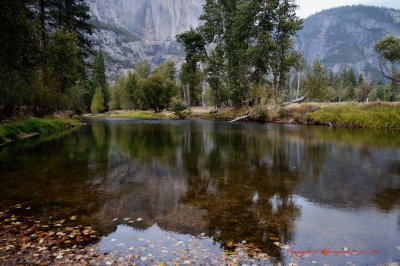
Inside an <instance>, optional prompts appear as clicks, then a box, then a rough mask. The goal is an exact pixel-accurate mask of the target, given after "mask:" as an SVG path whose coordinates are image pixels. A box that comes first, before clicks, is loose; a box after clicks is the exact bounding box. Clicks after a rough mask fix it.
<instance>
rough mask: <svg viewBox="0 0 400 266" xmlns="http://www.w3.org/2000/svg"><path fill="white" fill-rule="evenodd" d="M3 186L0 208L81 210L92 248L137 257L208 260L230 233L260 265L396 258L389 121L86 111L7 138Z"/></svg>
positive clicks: (56, 215)
mask: <svg viewBox="0 0 400 266" xmlns="http://www.w3.org/2000/svg"><path fill="white" fill-rule="evenodd" d="M0 192H1V193H0V210H5V209H7V208H9V206H13V205H15V204H22V205H23V206H29V214H32V215H35V216H39V217H50V218H52V219H65V218H66V217H67V218H68V217H71V216H76V217H77V219H76V220H74V221H69V223H72V224H77V225H78V224H79V225H93V226H94V227H95V228H96V230H97V231H98V233H99V234H100V236H101V239H100V240H99V241H98V242H97V243H95V244H94V245H95V246H96V247H97V248H99V250H100V251H101V252H115V251H118V252H121V253H124V252H125V253H126V252H130V251H132V250H134V251H135V252H138V251H137V249H138V250H139V251H140V252H141V256H142V257H145V258H146V260H143V259H142V260H140V258H138V263H143V264H147V263H150V262H151V261H152V260H155V259H156V258H157V260H159V261H163V260H164V261H170V260H173V257H174V256H178V255H179V254H181V255H184V256H187V257H188V258H189V259H191V262H194V263H206V264H208V263H215V262H216V261H217V260H218V259H219V258H220V256H221V254H226V253H227V252H230V251H232V250H234V246H235V245H237V244H248V246H251V247H254V249H257V250H259V251H260V252H263V253H265V254H267V255H268V257H269V260H268V262H269V263H271V262H272V263H277V262H281V263H284V264H286V263H289V262H296V263H300V264H310V263H315V262H316V263H322V262H323V263H329V264H335V263H336V264H347V263H355V264H366V263H368V264H379V263H390V262H400V132H398V131H384V130H361V129H336V128H329V127H314V126H297V125H278V124H257V123H249V124H245V123H236V124H230V123H225V122H211V121H158V120H154V121H144V120H122V119H121V120H118V119H112V120H111V119H110V120H90V121H89V124H88V125H87V126H83V127H81V128H80V129H78V130H75V131H72V132H71V133H68V134H65V135H60V136H55V137H54V136H53V137H50V136H37V137H34V138H32V139H27V140H25V141H21V142H17V143H14V144H9V145H6V146H5V147H3V148H2V149H1V150H0ZM129 248H130V249H129ZM246 249H248V248H246ZM307 250H309V252H308V253H306V254H305V256H303V257H300V256H298V257H295V255H294V254H296V253H295V252H300V251H307ZM340 251H351V252H353V253H352V254H343V253H337V254H335V253H332V252H340ZM243 256H244V257H246V258H251V255H243ZM196 260H197V262H196ZM264 262H267V261H264ZM257 263H259V264H262V263H263V261H256V264H257Z"/></svg>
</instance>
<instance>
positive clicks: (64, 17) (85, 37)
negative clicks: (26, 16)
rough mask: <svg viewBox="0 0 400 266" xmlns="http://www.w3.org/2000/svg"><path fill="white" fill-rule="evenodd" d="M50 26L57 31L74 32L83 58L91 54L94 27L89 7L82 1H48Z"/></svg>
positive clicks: (46, 15)
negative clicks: (91, 36)
mask: <svg viewBox="0 0 400 266" xmlns="http://www.w3.org/2000/svg"><path fill="white" fill-rule="evenodd" d="M45 5H46V10H47V12H46V14H45V17H46V18H47V20H48V24H49V25H52V26H53V27H55V28H56V29H64V30H66V31H69V32H74V33H75V34H76V36H77V42H78V43H77V47H78V48H79V50H80V56H81V57H87V56H88V55H89V54H91V52H92V51H91V48H92V42H91V40H90V37H89V36H90V35H91V34H92V30H93V25H92V24H91V23H90V22H89V19H90V15H89V6H88V5H87V4H86V3H85V1H82V0H68V1H60V0H48V1H45Z"/></svg>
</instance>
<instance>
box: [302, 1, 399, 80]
mask: <svg viewBox="0 0 400 266" xmlns="http://www.w3.org/2000/svg"><path fill="white" fill-rule="evenodd" d="M303 26H304V29H303V30H301V31H299V32H298V34H299V37H298V38H296V39H295V42H296V49H297V50H303V51H304V57H305V58H306V59H307V60H308V62H309V63H311V62H312V61H313V60H314V59H315V58H316V57H317V56H319V57H320V58H321V59H322V63H323V64H324V65H325V66H326V67H327V68H329V69H332V70H333V71H334V72H336V71H339V70H340V69H342V68H344V67H352V68H353V69H354V70H355V71H356V72H358V73H360V72H364V73H365V72H367V73H368V72H372V73H379V70H378V68H379V63H378V57H377V54H376V53H375V51H374V43H375V42H376V41H378V40H379V39H381V38H382V37H384V36H386V35H388V34H394V35H395V36H400V10H396V9H389V8H379V7H372V6H361V5H359V6H345V7H339V8H333V9H329V10H325V11H322V12H319V13H316V14H314V15H312V16H310V17H308V18H306V19H305V20H304V24H303Z"/></svg>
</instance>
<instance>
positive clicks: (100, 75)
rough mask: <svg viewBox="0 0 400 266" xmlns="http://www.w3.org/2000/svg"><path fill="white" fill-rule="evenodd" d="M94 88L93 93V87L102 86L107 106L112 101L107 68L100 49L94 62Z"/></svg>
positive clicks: (92, 82)
mask: <svg viewBox="0 0 400 266" xmlns="http://www.w3.org/2000/svg"><path fill="white" fill-rule="evenodd" d="M90 83H91V86H92V88H91V89H90V91H91V92H92V93H93V91H94V89H93V88H96V89H97V88H101V89H102V93H103V96H104V101H105V106H106V108H107V107H108V103H109V102H110V94H109V92H108V83H107V77H106V69H105V64H104V57H103V53H102V52H101V51H100V50H98V52H97V54H96V57H95V60H94V64H93V73H92V80H91V82H90Z"/></svg>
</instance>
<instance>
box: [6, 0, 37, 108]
mask: <svg viewBox="0 0 400 266" xmlns="http://www.w3.org/2000/svg"><path fill="white" fill-rule="evenodd" d="M31 15H32V13H31V12H30V10H29V9H28V8H27V7H26V6H25V4H24V1H22V0H4V1H0V32H1V34H0V105H3V106H4V108H5V112H6V113H7V114H8V113H9V112H11V111H12V108H13V107H14V106H19V105H20V104H22V103H23V102H28V101H29V100H30V95H29V94H30V92H31V89H32V87H31V83H32V82H33V81H34V80H35V79H36V74H37V68H36V66H37V62H38V60H39V47H38V44H39V42H38V36H37V33H36V29H35V25H34V24H33V23H31V21H30V20H29V19H30V17H31Z"/></svg>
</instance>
